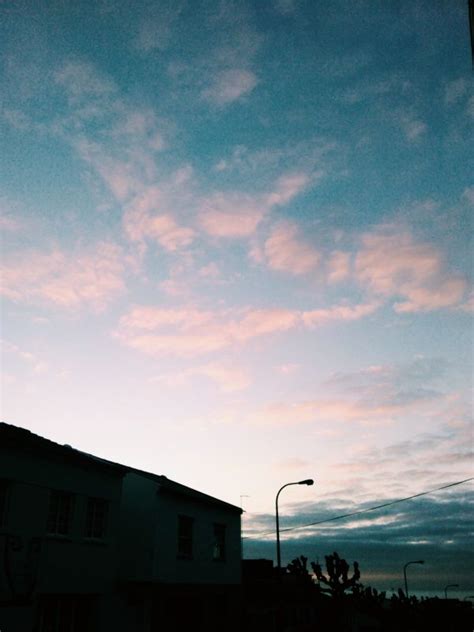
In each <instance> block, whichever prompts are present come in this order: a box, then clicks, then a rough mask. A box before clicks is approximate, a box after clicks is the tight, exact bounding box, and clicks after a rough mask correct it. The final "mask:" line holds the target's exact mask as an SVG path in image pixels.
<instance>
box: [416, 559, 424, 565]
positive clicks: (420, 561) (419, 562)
mask: <svg viewBox="0 0 474 632" xmlns="http://www.w3.org/2000/svg"><path fill="white" fill-rule="evenodd" d="M416 563H417V564H424V563H425V560H417V562H416Z"/></svg>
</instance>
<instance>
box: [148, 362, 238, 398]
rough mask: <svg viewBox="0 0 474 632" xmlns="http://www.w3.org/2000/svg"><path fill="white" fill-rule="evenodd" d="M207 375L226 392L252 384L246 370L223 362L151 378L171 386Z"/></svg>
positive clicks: (180, 384) (179, 385)
mask: <svg viewBox="0 0 474 632" xmlns="http://www.w3.org/2000/svg"><path fill="white" fill-rule="evenodd" d="M196 376H198V377H206V378H208V379H209V380H211V381H212V382H214V383H215V384H216V385H217V387H218V388H219V390H221V391H223V392H225V393H232V392H235V391H241V390H244V389H245V388H247V387H248V386H249V385H250V377H249V375H248V374H247V372H246V371H244V370H243V369H241V368H238V367H234V366H225V365H221V364H215V363H211V364H204V365H201V366H196V367H192V368H190V369H186V370H184V371H179V372H177V373H172V374H166V375H160V376H157V377H154V378H152V379H151V381H152V382H159V383H161V384H165V385H167V386H169V387H173V388H174V387H181V386H183V385H184V384H186V383H187V382H188V381H189V380H190V379H192V378H193V377H196Z"/></svg>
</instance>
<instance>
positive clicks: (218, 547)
mask: <svg viewBox="0 0 474 632" xmlns="http://www.w3.org/2000/svg"><path fill="white" fill-rule="evenodd" d="M212 528H213V536H214V544H213V547H212V559H213V561H214V562H225V561H226V559H227V538H226V533H227V525H226V524H224V523H222V522H214V523H213V525H212Z"/></svg>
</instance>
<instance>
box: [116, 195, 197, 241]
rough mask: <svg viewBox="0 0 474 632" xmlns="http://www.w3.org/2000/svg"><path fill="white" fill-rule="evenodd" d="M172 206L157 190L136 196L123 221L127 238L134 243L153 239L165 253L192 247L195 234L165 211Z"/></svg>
mask: <svg viewBox="0 0 474 632" xmlns="http://www.w3.org/2000/svg"><path fill="white" fill-rule="evenodd" d="M168 204H169V202H168V200H167V196H166V194H165V192H164V191H163V190H162V189H161V188H160V187H157V186H149V187H147V188H146V189H144V190H143V191H142V192H141V193H140V195H138V196H136V197H135V198H134V199H133V200H132V202H131V203H130V205H129V206H128V208H127V211H126V212H125V214H124V218H123V227H124V230H125V234H126V235H127V237H128V238H129V239H131V240H132V241H138V242H141V241H144V240H146V239H152V240H154V241H156V242H157V243H159V244H160V245H161V246H162V247H163V248H164V249H165V250H168V251H169V252H174V251H176V250H179V249H181V248H185V247H186V246H188V245H190V244H191V243H192V242H193V240H194V236H195V233H194V230H193V229H192V228H188V227H186V226H180V225H179V224H178V223H177V221H176V220H175V218H174V217H173V215H172V214H171V213H169V212H166V211H165V208H166V207H167V206H168Z"/></svg>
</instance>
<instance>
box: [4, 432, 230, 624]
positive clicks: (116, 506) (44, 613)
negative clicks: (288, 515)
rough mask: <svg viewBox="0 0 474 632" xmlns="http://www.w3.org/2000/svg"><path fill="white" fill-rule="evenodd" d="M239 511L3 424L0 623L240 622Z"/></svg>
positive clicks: (188, 490)
mask: <svg viewBox="0 0 474 632" xmlns="http://www.w3.org/2000/svg"><path fill="white" fill-rule="evenodd" d="M240 515H241V509H240V508H238V507H235V506H233V505H230V504H228V503H226V502H224V501H221V500H218V499H216V498H213V497H211V496H208V495H206V494H203V493H201V492H198V491H196V490H193V489H191V488H189V487H186V486H184V485H180V484H179V483H176V482H174V481H171V480H170V479H168V478H166V477H165V476H160V475H156V474H151V473H148V472H143V471H140V470H137V469H134V468H130V467H127V466H124V465H120V464H117V463H112V462H110V461H106V460H104V459H100V458H98V457H95V456H92V455H90V454H86V453H84V452H81V451H79V450H75V449H73V448H71V447H70V446H64V445H59V444H57V443H54V442H52V441H49V440H47V439H44V438H42V437H39V436H37V435H35V434H33V433H31V432H29V431H27V430H24V429H22V428H17V427H15V426H11V425H8V424H4V423H0V630H2V631H3V630H8V631H9V632H20V631H21V632H25V631H29V630H33V631H34V632H59V631H61V632H73V631H74V632H82V631H83V630H84V631H86V632H102V631H105V630H107V631H109V630H114V631H115V630H116V631H119V632H120V631H121V630H123V631H127V632H135V631H136V632H152V631H153V630H158V629H159V630H167V629H170V630H171V629H177V628H178V626H179V625H180V624H192V625H193V627H194V628H195V629H200V628H202V629H206V630H207V629H209V630H212V629H219V628H221V627H223V626H224V627H226V629H232V625H231V624H229V625H227V622H228V621H230V622H236V621H238V618H239V614H240V598H241V536H240Z"/></svg>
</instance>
